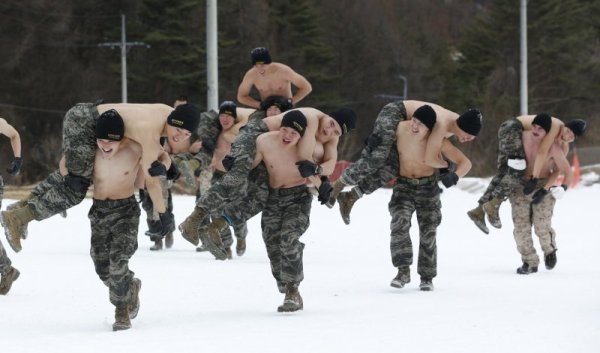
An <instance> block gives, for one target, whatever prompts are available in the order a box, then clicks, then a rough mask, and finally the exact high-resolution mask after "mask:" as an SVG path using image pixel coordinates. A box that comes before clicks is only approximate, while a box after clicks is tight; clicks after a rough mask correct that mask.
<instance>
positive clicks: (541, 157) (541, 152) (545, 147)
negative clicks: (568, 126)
mask: <svg viewBox="0 0 600 353" xmlns="http://www.w3.org/2000/svg"><path fill="white" fill-rule="evenodd" d="M552 122H554V120H552ZM560 127H561V125H560V124H552V127H551V128H550V131H548V133H547V134H546V136H544V138H542V142H541V143H540V147H539V148H538V153H537V155H536V156H535V161H534V162H533V173H532V174H533V177H534V178H539V177H540V173H541V172H542V169H543V168H544V165H545V164H546V162H547V161H548V154H549V152H550V149H551V148H552V145H553V144H554V141H555V140H556V137H557V136H558V134H559V133H560Z"/></svg>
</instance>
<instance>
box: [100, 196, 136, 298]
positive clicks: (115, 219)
mask: <svg viewBox="0 0 600 353" xmlns="http://www.w3.org/2000/svg"><path fill="white" fill-rule="evenodd" d="M88 218H89V219H90V223H91V226H92V241H91V243H92V245H91V249H90V255H91V256H92V260H93V261H94V267H95V269H96V273H97V274H98V276H99V277H100V280H102V282H104V283H106V284H108V287H109V290H110V292H109V293H110V295H109V298H110V302H111V303H112V304H113V305H114V306H116V307H123V306H126V305H128V303H129V302H130V300H131V280H132V279H133V275H134V273H133V272H132V271H131V270H129V259H130V258H131V256H133V254H134V253H135V251H136V250H137V248H138V243H137V235H138V225H139V220H140V208H139V206H138V204H137V201H136V200H135V197H133V196H132V197H129V198H127V199H121V200H105V201H101V200H94V204H93V205H92V208H91V209H90V212H89V214H88Z"/></svg>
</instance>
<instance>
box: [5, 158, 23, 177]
mask: <svg viewBox="0 0 600 353" xmlns="http://www.w3.org/2000/svg"><path fill="white" fill-rule="evenodd" d="M22 165H23V157H15V159H13V161H12V162H10V165H9V166H8V167H7V168H6V171H7V172H8V174H10V175H12V176H15V175H17V174H19V172H20V171H21V166H22Z"/></svg>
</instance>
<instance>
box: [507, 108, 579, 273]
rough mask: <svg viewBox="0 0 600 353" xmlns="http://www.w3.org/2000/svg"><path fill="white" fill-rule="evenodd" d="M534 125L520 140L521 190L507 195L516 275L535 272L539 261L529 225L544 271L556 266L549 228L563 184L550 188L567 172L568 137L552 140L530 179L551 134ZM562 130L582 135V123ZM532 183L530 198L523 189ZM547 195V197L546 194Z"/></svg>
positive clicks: (554, 240) (523, 132)
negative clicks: (517, 258) (519, 262)
mask: <svg viewBox="0 0 600 353" xmlns="http://www.w3.org/2000/svg"><path fill="white" fill-rule="evenodd" d="M537 122H538V120H536V124H534V125H533V127H532V129H531V130H528V129H523V131H522V139H521V141H522V148H523V152H524V159H525V161H526V166H527V167H526V169H525V171H524V178H522V179H521V185H523V186H525V187H516V188H515V189H514V190H513V191H512V192H511V193H510V196H509V200H510V204H511V206H512V220H513V224H514V231H513V235H514V238H515V242H516V243H517V250H518V251H519V253H520V254H521V260H522V261H523V265H522V266H521V267H519V268H517V273H518V274H530V273H535V272H537V270H538V265H539V262H540V259H539V257H538V255H537V254H536V251H535V248H534V246H533V240H532V238H531V227H532V226H533V227H534V230H535V234H536V235H537V236H538V238H539V241H540V246H541V248H542V251H543V253H544V263H545V266H546V269H548V270H552V269H553V268H554V266H556V262H557V258H556V250H557V248H556V232H555V231H554V229H552V215H553V210H554V204H555V203H556V198H558V197H559V196H558V195H562V193H564V191H565V190H566V187H565V186H564V185H561V186H554V183H555V180H556V177H557V176H558V174H559V173H563V174H564V173H569V172H570V166H569V162H568V161H567V159H566V158H565V151H564V142H565V141H566V140H569V138H567V139H566V140H565V139H553V141H554V143H553V144H552V145H551V146H550V148H549V149H548V150H547V151H546V152H545V153H544V155H545V156H546V157H545V158H546V160H545V161H546V162H545V163H542V167H541V169H540V170H539V172H538V173H539V174H537V177H534V176H533V175H534V173H535V164H536V163H537V162H538V158H539V156H540V154H541V153H542V152H541V151H542V148H544V141H545V137H546V136H548V134H549V131H551V129H544V128H543V127H542V126H540V125H538V124H537ZM542 125H543V123H542ZM567 126H570V127H567ZM565 127H567V129H569V130H570V131H572V134H574V135H575V136H582V135H583V134H584V132H585V129H586V124H572V123H567V124H565ZM563 133H564V132H563ZM532 184H533V187H532V189H537V191H536V192H535V193H533V195H529V194H528V193H527V189H526V187H527V186H528V185H532ZM538 188H539V189H538ZM532 192H533V191H532ZM549 193H550V194H551V195H548V194H549ZM530 194H531V193H530Z"/></svg>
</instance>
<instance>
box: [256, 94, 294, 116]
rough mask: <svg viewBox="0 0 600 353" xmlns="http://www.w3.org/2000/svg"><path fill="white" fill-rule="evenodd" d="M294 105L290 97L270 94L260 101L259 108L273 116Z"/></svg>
mask: <svg viewBox="0 0 600 353" xmlns="http://www.w3.org/2000/svg"><path fill="white" fill-rule="evenodd" d="M293 107H294V105H293V103H292V99H291V98H286V97H282V96H270V97H267V98H266V99H265V100H264V101H262V102H261V103H260V109H261V110H264V111H265V112H266V113H267V116H273V115H277V114H281V113H284V112H286V111H288V110H290V109H292V108H293Z"/></svg>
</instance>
